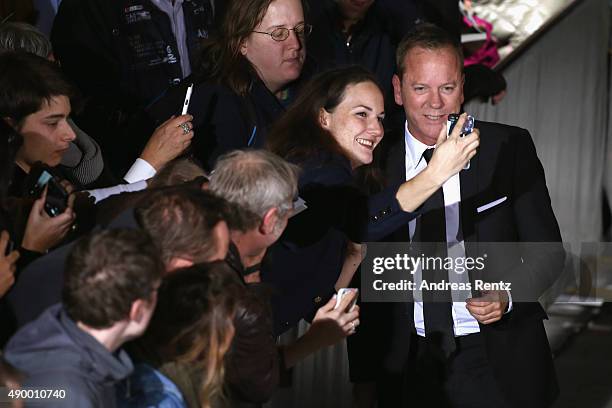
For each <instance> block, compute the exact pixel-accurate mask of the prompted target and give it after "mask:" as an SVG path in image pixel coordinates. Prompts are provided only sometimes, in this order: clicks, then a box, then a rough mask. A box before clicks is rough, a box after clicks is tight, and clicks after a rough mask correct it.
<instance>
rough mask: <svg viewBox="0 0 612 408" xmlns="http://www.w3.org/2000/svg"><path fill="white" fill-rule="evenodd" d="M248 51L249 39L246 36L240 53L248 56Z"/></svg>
mask: <svg viewBox="0 0 612 408" xmlns="http://www.w3.org/2000/svg"><path fill="white" fill-rule="evenodd" d="M247 51H248V46H247V39H246V38H245V39H244V40H242V42H241V43H240V53H241V54H242V55H243V56H245V57H246V55H247Z"/></svg>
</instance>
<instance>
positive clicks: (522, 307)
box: [351, 122, 565, 407]
mask: <svg viewBox="0 0 612 408" xmlns="http://www.w3.org/2000/svg"><path fill="white" fill-rule="evenodd" d="M476 127H477V128H478V129H480V132H481V133H480V141H481V143H480V147H479V149H478V153H477V154H476V156H474V158H473V159H472V160H471V164H470V169H468V170H463V171H461V173H460V183H461V203H460V212H461V225H462V230H463V237H464V240H465V242H466V252H467V255H468V256H478V255H479V254H478V253H475V252H478V251H479V248H478V245H476V244H477V243H485V242H487V243H488V242H550V243H558V245H555V244H553V245H547V246H546V248H545V250H542V248H540V247H538V248H537V250H536V249H534V250H532V251H529V250H528V251H524V252H522V253H521V254H520V256H517V254H516V253H515V252H514V251H503V250H502V251H498V252H497V253H495V254H494V255H495V256H493V257H491V256H490V257H489V259H491V258H495V261H494V262H495V267H496V266H500V265H506V266H508V265H509V266H510V268H509V269H510V271H511V272H510V273H511V274H512V275H513V276H515V277H518V278H517V283H518V284H519V285H524V286H526V285H531V287H530V289H531V293H540V294H541V293H543V292H544V291H545V290H546V289H547V288H548V287H550V285H551V284H552V283H553V282H554V281H555V280H556V278H557V277H558V276H559V274H560V272H561V270H562V268H563V264H564V260H565V253H564V251H563V247H562V245H561V234H560V232H559V226H558V224H557V221H556V219H555V216H554V213H553V210H552V207H551V203H550V197H549V194H548V189H547V187H546V181H545V177H544V169H543V167H542V165H541V163H540V161H539V159H538V157H537V155H536V151H535V146H534V144H533V142H532V139H531V136H530V135H529V132H527V131H526V130H524V129H520V128H517V127H512V126H505V125H499V124H493V123H487V122H477V124H476ZM403 129H404V128H403V126H402V127H401V128H400V127H398V128H397V129H396V130H395V131H396V134H395V136H396V137H395V139H396V140H395V144H394V146H393V147H392V148H390V149H389V152H390V154H389V156H388V161H387V163H386V169H387V173H388V177H389V179H390V181H391V182H397V181H398V180H402V179H403V178H404V176H405V174H406V172H405V142H404V137H403V135H404V130H403ZM391 136H393V134H391ZM503 197H506V200H505V201H503V202H502V203H501V204H499V205H496V206H494V207H492V208H489V209H486V210H484V211H483V210H482V206H484V205H485V204H488V203H491V202H494V201H496V200H498V199H500V198H503ZM427 205H428V203H427V202H426V203H425V204H424V205H423V211H426V208H427ZM479 207H480V208H481V211H480V212H479V211H478V210H477V209H478V208H479ZM387 240H389V241H408V240H409V233H408V229H407V225H406V227H405V228H403V229H402V230H398V231H396V232H395V233H394V234H392V235H391V236H390V237H388V238H387ZM488 249H490V247H488ZM534 277H535V278H536V279H534ZM364 306H366V307H362V313H363V314H364V316H362V322H363V325H366V323H370V325H371V326H372V327H371V328H369V329H368V328H366V327H363V329H365V332H366V333H365V334H364V336H365V337H366V338H367V339H368V340H369V341H371V340H372V339H373V338H374V336H373V335H372V334H373V333H376V337H377V338H378V339H382V340H380V342H379V343H378V347H377V348H378V349H379V350H384V351H382V354H379V355H378V356H376V357H374V358H378V359H379V362H378V363H380V364H381V366H376V362H371V363H372V364H374V365H371V364H364V363H363V362H359V359H357V358H352V359H351V363H352V362H353V361H354V360H357V363H356V364H355V366H356V370H358V371H359V370H362V371H363V370H377V369H382V372H384V373H400V372H401V371H402V370H403V369H404V368H405V364H406V361H407V360H408V349H409V344H410V336H411V333H412V332H414V319H413V313H414V308H413V304H411V303H410V304H401V303H399V304H398V303H395V304H388V305H384V306H382V305H374V306H373V308H374V309H375V310H376V312H375V313H374V316H372V314H371V313H370V316H369V317H368V313H369V312H368V311H367V304H365V305H364ZM382 313H386V316H381V314H382ZM544 318H546V313H545V312H544V310H543V309H542V307H541V306H540V304H539V303H537V302H532V303H521V302H514V304H513V309H512V311H511V312H510V313H507V314H506V315H504V316H503V318H502V319H501V320H500V321H498V322H496V323H494V324H489V325H480V330H481V333H482V335H483V338H484V341H485V347H486V351H487V354H488V357H489V360H490V363H491V366H492V368H493V371H494V373H495V377H496V379H497V380H498V383H499V386H500V388H501V389H502V391H503V392H504V394H505V395H506V396H507V397H508V398H509V400H510V401H512V403H513V405H515V406H517V407H519V406H520V407H543V406H547V405H549V404H550V402H551V401H552V400H553V399H554V398H555V396H556V394H557V392H558V389H557V384H556V377H555V372H554V368H553V364H552V357H551V351H550V348H549V345H548V341H547V338H546V333H545V331H544V327H543V324H542V319H544ZM372 322H376V323H372ZM368 331H369V332H370V335H368ZM385 332H386V333H387V335H386V336H385V335H381V333H385ZM362 343H364V342H363V339H362ZM370 350H371V348H370ZM355 351H356V350H353V352H352V353H351V354H353V356H354V357H355V354H362V355H363V352H361V353H360V352H359V351H357V353H355ZM370 374H371V373H368V375H370ZM352 376H353V378H354V379H357V380H359V379H361V380H363V379H364V373H363V372H361V373H358V372H357V373H352Z"/></svg>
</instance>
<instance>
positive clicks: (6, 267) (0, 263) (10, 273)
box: [0, 231, 19, 298]
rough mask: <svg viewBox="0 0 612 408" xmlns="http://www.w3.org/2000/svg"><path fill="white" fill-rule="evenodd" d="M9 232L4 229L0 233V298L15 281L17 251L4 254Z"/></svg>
mask: <svg viewBox="0 0 612 408" xmlns="http://www.w3.org/2000/svg"><path fill="white" fill-rule="evenodd" d="M9 239H10V237H9V234H8V232H6V231H2V233H0V298H1V297H2V296H4V295H5V294H6V292H8V290H9V289H10V288H11V286H13V283H15V269H16V263H17V259H19V252H17V251H11V252H10V253H8V254H6V251H7V249H8V245H9Z"/></svg>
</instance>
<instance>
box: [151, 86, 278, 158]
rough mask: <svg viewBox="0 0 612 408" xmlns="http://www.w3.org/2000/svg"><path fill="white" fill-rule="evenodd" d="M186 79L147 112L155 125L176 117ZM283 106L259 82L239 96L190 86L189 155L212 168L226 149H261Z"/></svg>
mask: <svg viewBox="0 0 612 408" xmlns="http://www.w3.org/2000/svg"><path fill="white" fill-rule="evenodd" d="M189 82H190V79H187V80H185V81H184V82H183V83H182V84H181V85H179V86H176V87H173V88H171V89H169V90H168V92H166V94H165V95H164V97H163V98H162V99H160V100H159V101H158V102H156V103H155V104H154V105H152V106H151V107H150V108H149V109H148V114H149V116H150V117H151V118H152V121H153V123H154V124H155V125H158V124H160V123H162V122H164V121H165V120H167V119H168V118H169V117H170V116H172V115H176V114H180V111H181V108H182V106H183V101H184V99H185V92H186V90H187V87H188V84H189ZM284 112H285V107H284V106H283V105H282V104H281V103H280V102H279V100H278V99H277V98H276V97H275V96H274V95H273V94H272V93H270V91H269V90H268V89H267V88H266V86H265V85H264V84H263V82H262V81H261V80H259V79H254V80H253V83H252V87H251V90H250V92H249V93H248V94H247V95H246V96H240V95H238V94H236V93H235V92H234V91H232V90H231V89H230V88H228V87H227V86H225V85H221V84H214V83H210V82H200V83H196V84H195V85H194V89H193V93H192V96H191V103H190V105H189V113H190V114H191V115H193V126H194V133H195V136H194V139H193V143H192V147H191V152H192V154H193V156H194V157H195V158H196V159H198V160H199V161H200V162H201V163H202V164H203V165H204V167H206V168H207V169H212V167H213V166H214V163H215V161H216V159H217V158H218V157H219V156H220V155H222V154H223V153H227V152H228V151H230V150H234V149H242V148H245V147H254V148H262V147H263V146H264V144H265V140H266V135H267V133H268V130H269V129H270V127H271V126H272V124H273V123H274V122H275V121H276V119H278V118H279V117H280V116H281V115H282V114H283V113H284Z"/></svg>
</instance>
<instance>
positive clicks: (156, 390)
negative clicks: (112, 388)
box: [117, 363, 187, 408]
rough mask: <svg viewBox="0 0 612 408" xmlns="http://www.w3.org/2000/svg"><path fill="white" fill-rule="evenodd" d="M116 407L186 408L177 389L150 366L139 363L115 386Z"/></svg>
mask: <svg viewBox="0 0 612 408" xmlns="http://www.w3.org/2000/svg"><path fill="white" fill-rule="evenodd" d="M117 405H118V406H119V407H126V408H128V407H129V408H146V407H158V408H186V407H187V405H186V404H185V401H184V400H183V395H182V394H181V392H180V391H179V389H178V387H177V386H176V385H175V384H174V383H173V382H172V381H170V380H169V379H168V377H166V376H165V375H163V374H162V373H160V372H159V371H157V370H156V369H154V368H153V367H151V366H150V365H147V364H144V363H139V364H136V366H135V367H134V372H133V373H132V375H131V376H130V377H129V378H128V379H127V380H125V381H123V382H122V383H121V384H119V385H118V386H117Z"/></svg>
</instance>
